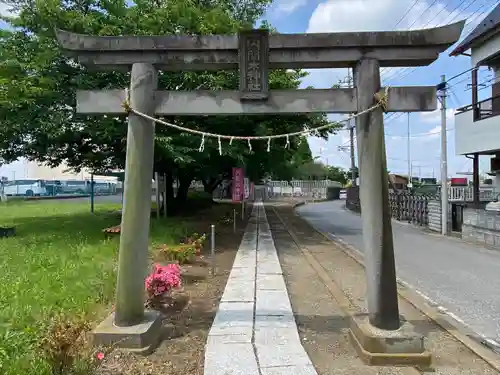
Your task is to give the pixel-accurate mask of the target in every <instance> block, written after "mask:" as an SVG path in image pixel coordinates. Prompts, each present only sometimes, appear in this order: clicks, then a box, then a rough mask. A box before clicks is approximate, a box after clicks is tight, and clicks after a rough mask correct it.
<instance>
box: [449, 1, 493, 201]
mask: <svg viewBox="0 0 500 375" xmlns="http://www.w3.org/2000/svg"><path fill="white" fill-rule="evenodd" d="M469 51H470V53H468V52H469ZM458 55H465V56H470V58H471V65H472V66H471V68H472V70H471V75H472V85H471V91H472V98H471V99H472V100H471V104H470V105H467V106H465V107H462V108H459V109H457V111H456V113H455V150H456V154H457V155H466V156H469V157H473V159H474V164H473V181H474V197H475V198H476V199H475V202H476V203H477V202H479V155H487V156H489V157H490V158H491V172H490V174H491V175H493V176H495V177H494V179H495V185H496V190H497V192H500V4H499V5H497V6H496V7H495V9H493V11H492V12H491V13H490V14H488V16H487V17H486V18H485V19H484V20H482V21H481V23H480V24H479V25H478V26H477V27H476V28H475V29H474V30H473V31H472V32H471V33H470V34H469V35H468V36H467V37H466V38H465V39H464V40H463V42H461V43H460V44H459V45H458V46H457V47H456V48H455V49H454V50H453V52H451V54H450V56H458ZM480 67H488V69H490V70H491V71H492V72H493V79H492V85H491V94H490V95H489V97H488V98H487V99H485V100H481V101H479V100H478V86H479V85H478V78H477V77H478V74H477V71H478V69H479V68H480ZM483 88H485V89H486V88H488V87H483Z"/></svg>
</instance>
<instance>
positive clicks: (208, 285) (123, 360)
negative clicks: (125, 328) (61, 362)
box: [97, 204, 250, 375]
mask: <svg viewBox="0 0 500 375" xmlns="http://www.w3.org/2000/svg"><path fill="white" fill-rule="evenodd" d="M239 207H240V206H235V208H236V209H237V211H239ZM232 210H233V206H232V205H230V204H217V205H215V206H214V208H212V209H209V210H207V211H205V212H203V213H199V214H198V215H197V218H199V219H196V220H195V221H194V222H193V225H194V227H195V228H196V229H197V231H198V233H207V231H208V229H207V228H210V224H214V223H216V224H215V225H216V244H215V245H216V246H215V249H216V257H215V258H216V259H215V263H216V273H215V276H212V275H211V274H210V270H211V263H210V242H209V241H210V240H209V239H208V241H207V244H206V245H205V246H204V249H203V251H202V256H201V259H200V260H199V261H197V262H196V263H194V264H191V265H183V266H182V272H183V274H182V279H183V288H182V290H180V291H178V292H177V293H176V294H175V298H176V300H177V301H178V302H179V303H178V306H177V307H178V308H176V309H173V310H174V311H170V312H169V313H168V314H166V316H165V320H164V324H163V330H164V333H163V341H162V342H161V344H160V346H159V347H158V348H157V349H156V350H155V351H154V352H153V353H152V354H150V355H148V356H142V355H135V354H130V353H127V352H125V351H121V350H115V351H114V352H112V353H110V354H109V355H108V356H107V357H106V358H105V359H104V360H103V363H102V365H101V366H100V368H99V369H98V371H97V374H98V375H146V374H151V375H153V374H154V375H159V374H165V375H167V374H168V375H202V374H203V363H204V347H205V342H206V339H207V336H208V331H209V330H210V327H211V325H212V321H213V319H214V317H215V313H216V311H217V306H218V304H219V300H220V298H221V296H222V293H223V291H224V287H225V285H226V281H227V278H228V276H229V272H230V270H231V267H232V264H233V260H234V256H235V254H236V251H237V250H238V247H239V244H240V242H241V237H242V235H243V232H244V228H245V226H246V220H245V221H244V222H242V221H241V216H238V220H237V232H236V234H234V233H233V224H232V223H228V224H222V223H217V220H218V219H220V218H221V217H222V216H224V214H226V213H232ZM247 212H250V209H249V210H248V211H247Z"/></svg>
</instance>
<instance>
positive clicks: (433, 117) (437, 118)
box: [419, 100, 455, 124]
mask: <svg viewBox="0 0 500 375" xmlns="http://www.w3.org/2000/svg"><path fill="white" fill-rule="evenodd" d="M437 104H438V105H437V107H438V108H437V109H436V110H435V111H432V112H420V114H419V115H420V122H423V123H426V124H434V123H438V122H441V102H440V101H439V100H438V103H437ZM446 120H447V121H448V122H453V121H454V120H455V109H454V108H447V109H446Z"/></svg>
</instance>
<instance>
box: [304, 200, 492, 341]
mask: <svg viewBox="0 0 500 375" xmlns="http://www.w3.org/2000/svg"><path fill="white" fill-rule="evenodd" d="M344 204H345V202H344V201H334V202H324V203H316V204H307V205H304V206H300V207H299V208H298V209H297V211H298V213H299V214H300V215H301V216H302V217H304V218H305V219H306V220H307V221H309V222H310V223H311V224H312V225H313V226H315V227H316V228H317V229H318V230H321V231H322V232H326V233H329V234H330V235H334V236H337V237H340V238H341V239H342V240H344V241H345V242H347V243H348V244H350V245H351V246H353V247H355V248H356V249H358V250H359V251H360V252H363V249H364V244H363V237H362V230H361V217H360V216H359V215H357V214H354V213H352V212H349V211H346V209H345V208H344ZM393 233H394V250H395V254H396V266H397V273H398V277H399V278H400V279H401V280H403V281H405V282H407V283H409V284H410V285H412V286H413V287H414V288H415V289H417V290H418V291H419V292H421V293H422V294H424V295H426V296H427V297H429V298H431V299H432V300H433V301H435V302H436V303H438V304H439V305H441V306H443V307H444V308H446V309H447V310H449V311H450V312H451V313H453V314H454V315H455V316H457V317H458V318H459V319H461V320H462V321H463V322H465V324H467V325H469V326H470V328H472V329H473V330H474V331H476V332H477V333H479V334H481V335H483V336H484V337H486V338H489V339H493V340H495V341H496V342H498V343H500V251H494V250H487V249H485V248H482V247H479V246H474V245H470V244H467V243H464V242H462V241H460V240H458V239H449V238H445V237H441V236H434V235H429V234H426V233H424V232H422V231H421V230H420V229H417V228H414V227H412V226H411V225H408V224H402V223H398V222H396V221H393Z"/></svg>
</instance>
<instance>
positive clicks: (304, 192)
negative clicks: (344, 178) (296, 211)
mask: <svg viewBox="0 0 500 375" xmlns="http://www.w3.org/2000/svg"><path fill="white" fill-rule="evenodd" d="M266 185H267V188H268V197H270V198H280V197H310V198H314V199H324V198H326V193H327V188H328V187H330V186H337V187H341V186H342V185H341V184H340V183H338V182H336V181H330V180H292V181H267V183H266Z"/></svg>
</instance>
